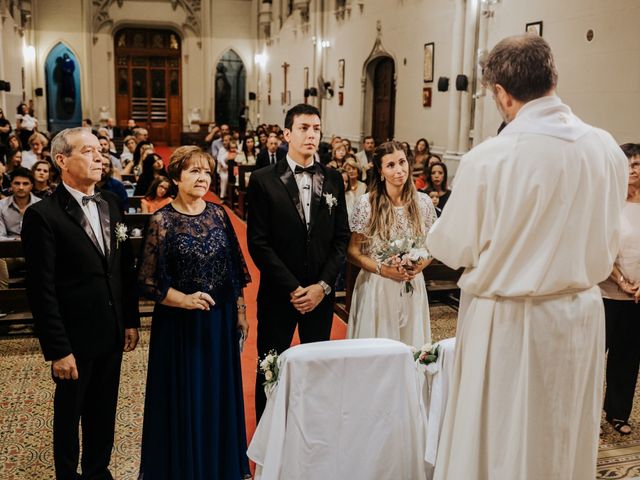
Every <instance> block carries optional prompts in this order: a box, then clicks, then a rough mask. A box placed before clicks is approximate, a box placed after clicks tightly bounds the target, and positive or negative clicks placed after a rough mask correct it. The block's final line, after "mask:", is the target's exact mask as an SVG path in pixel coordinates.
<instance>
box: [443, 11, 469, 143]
mask: <svg viewBox="0 0 640 480" xmlns="http://www.w3.org/2000/svg"><path fill="white" fill-rule="evenodd" d="M464 6H465V0H456V2H455V11H454V16H453V30H452V32H453V37H452V42H451V46H452V48H451V70H450V71H451V73H450V75H449V79H450V84H449V92H448V93H449V112H450V114H449V135H448V138H447V149H446V152H445V155H447V154H456V153H457V149H458V132H459V128H460V95H457V94H456V93H457V92H456V91H455V77H456V75H457V74H458V73H460V71H461V70H462V55H463V45H464V44H463V40H464V16H465V15H464V14H465V9H464Z"/></svg>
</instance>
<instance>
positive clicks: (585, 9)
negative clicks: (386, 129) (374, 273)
mask: <svg viewBox="0 0 640 480" xmlns="http://www.w3.org/2000/svg"><path fill="white" fill-rule="evenodd" d="M285 3H286V2H285ZM359 3H362V2H347V5H350V6H351V10H350V14H346V15H345V18H344V19H343V20H342V19H340V20H338V19H337V18H336V10H335V2H333V1H328V0H327V1H325V2H322V1H321V0H311V1H310V18H309V24H308V25H309V26H308V27H307V29H306V31H305V30H304V28H303V22H302V21H301V19H300V16H299V14H298V13H297V12H295V13H294V14H293V15H291V17H288V18H286V14H284V15H283V17H284V20H283V22H282V28H279V17H280V12H279V11H278V9H279V8H280V3H279V2H275V1H274V2H273V6H272V8H273V11H272V18H273V21H272V22H271V39H270V41H269V42H265V41H264V40H259V41H258V42H257V47H256V51H257V52H259V53H262V52H264V53H266V55H267V57H268V60H267V64H266V65H265V67H264V69H262V70H261V72H260V91H261V100H260V102H261V103H260V111H261V112H262V117H261V121H264V122H267V123H282V119H283V117H284V112H285V111H286V109H287V108H288V106H289V105H282V104H281V101H280V97H281V92H282V90H283V85H284V78H283V77H284V75H283V68H282V67H281V65H282V64H283V63H284V62H287V63H288V64H289V65H290V67H289V75H288V90H290V91H291V104H295V103H297V102H299V101H301V100H303V97H302V92H303V89H304V85H303V75H302V70H303V68H304V67H305V66H309V67H310V73H311V75H310V83H311V86H317V85H316V78H317V76H318V75H319V74H322V76H323V77H324V78H325V80H326V81H330V82H332V83H333V88H334V92H335V95H334V97H333V98H332V99H330V100H319V99H313V98H310V99H309V100H310V101H311V102H312V103H314V102H315V103H316V104H319V103H321V106H322V114H323V124H324V125H325V132H324V133H325V137H328V136H330V135H332V134H339V135H343V136H345V137H347V138H350V139H355V138H359V137H360V134H361V133H365V134H368V133H370V132H361V131H360V129H361V123H362V115H363V110H364V108H365V106H364V105H363V104H362V83H361V78H362V72H363V65H364V62H365V60H366V58H367V56H368V55H369V53H370V52H371V48H372V47H373V44H374V41H375V38H376V23H377V22H378V21H380V22H381V26H382V44H383V46H384V48H385V49H386V50H387V51H388V52H389V53H390V54H391V55H392V56H393V58H394V59H395V61H396V75H397V90H396V116H395V135H396V137H397V138H398V139H399V140H406V141H409V143H411V144H413V143H414V142H415V141H416V140H417V139H418V138H419V137H426V138H428V139H429V140H430V142H431V144H432V148H433V149H434V150H435V151H436V152H440V153H447V152H448V153H450V154H452V157H456V156H457V155H459V154H461V153H464V151H466V149H468V147H469V146H471V144H472V141H471V140H469V142H468V145H467V144H466V142H465V141H464V138H465V135H466V133H467V132H465V131H464V128H465V125H464V118H463V121H462V122H460V124H456V118H453V119H452V118H451V115H452V108H451V102H450V100H451V96H456V95H457V96H459V97H460V103H461V105H462V108H461V110H464V105H471V102H472V98H471V97H472V95H473V94H474V93H475V92H473V91H471V88H472V87H471V86H472V80H473V75H474V74H475V75H479V74H480V69H479V68H478V67H477V58H476V50H475V48H474V49H473V51H472V52H471V55H472V57H469V55H470V53H469V51H470V49H469V46H468V42H467V44H465V38H456V35H459V34H460V33H461V31H460V30H456V29H455V26H454V24H453V23H454V16H455V13H456V12H455V9H456V5H458V7H459V8H462V12H463V19H464V12H465V9H467V8H468V6H469V5H470V4H468V3H467V2H465V1H464V0H458V1H457V2H455V1H444V0H442V1H440V0H433V1H426V0H410V1H406V0H402V1H401V0H398V1H388V0H386V1H385V0H369V1H367V2H364V6H363V10H362V12H361V11H360V8H359V7H358V4H359ZM475 4H476V5H477V8H478V9H479V10H478V11H477V15H478V16H477V17H476V19H477V23H478V28H479V29H480V30H479V31H478V32H477V34H478V38H479V42H478V44H477V45H476V44H475V43H473V42H472V43H471V46H472V47H477V48H485V49H487V50H490V49H491V48H492V47H493V46H494V45H495V44H496V43H497V42H498V41H499V40H500V39H502V38H503V37H505V36H508V35H514V34H519V33H523V32H524V31H525V25H526V24H527V23H530V22H537V21H542V22H543V36H544V38H545V39H546V40H547V41H548V42H549V43H550V44H551V47H552V49H553V51H554V54H555V57H556V62H557V66H558V70H559V73H560V75H559V85H558V89H557V92H558V94H559V95H560V96H561V98H562V99H563V100H564V101H565V102H566V103H568V104H569V105H570V106H571V107H572V108H573V110H574V111H575V112H576V113H577V114H578V115H579V116H581V117H582V118H583V119H584V120H585V121H586V122H588V123H591V124H593V125H596V126H599V127H602V128H604V129H606V130H609V131H610V132H612V134H613V135H614V136H615V138H616V139H617V140H618V141H619V142H625V141H632V140H633V141H637V129H636V128H635V126H634V119H635V111H636V110H637V107H638V105H640V81H638V80H639V79H640V62H637V61H636V60H637V58H639V56H638V52H639V51H640V38H638V36H637V35H636V34H635V33H634V32H635V31H636V28H635V26H636V25H637V23H638V20H640V4H639V3H638V2H636V1H633V0H624V1H620V2H615V4H611V2H607V1H605V0H590V1H589V2H586V3H585V2H584V1H582V0H568V1H566V2H557V1H555V0H541V1H539V2H528V1H526V0H509V1H506V0H503V1H501V2H475ZM323 6H324V8H323ZM471 6H473V4H471ZM483 12H484V13H483ZM474 21H475V20H474ZM467 22H468V20H467ZM468 26H469V25H468V24H465V27H468ZM589 29H592V30H593V31H594V38H593V40H592V41H588V40H587V38H586V35H587V31H588V30H589ZM462 33H463V34H464V35H467V37H466V38H467V39H468V38H469V37H468V35H475V34H476V31H475V28H474V29H472V30H464V29H463V30H462ZM314 37H315V38H314ZM314 40H315V42H316V43H317V42H321V41H322V40H327V41H329V42H330V44H331V45H330V47H328V48H324V49H323V48H321V47H320V46H319V45H317V44H316V45H315V46H314ZM427 42H434V44H435V48H434V50H435V52H434V81H433V83H423V79H422V75H423V47H424V44H425V43H427ZM460 42H462V44H463V46H464V48H466V49H467V51H466V52H465V51H463V52H462V53H463V55H465V54H466V57H465V58H471V60H472V61H473V65H472V68H471V70H470V71H469V68H458V67H457V66H455V65H453V64H452V58H453V52H454V49H455V48H456V43H458V44H459V43H460ZM314 48H315V49H316V51H315V53H316V55H317V56H318V57H319V58H318V60H317V61H316V62H315V64H314V62H313V54H314ZM339 59H344V60H345V86H344V89H339V88H337V71H338V60H339ZM405 59H406V63H405ZM467 65H468V63H467ZM314 67H315V68H314ZM474 67H475V68H474ZM463 72H464V73H467V74H469V79H470V86H469V89H468V90H467V91H466V92H457V91H456V89H455V76H456V75H457V74H458V73H463ZM269 75H270V76H271V95H270V96H271V105H268V104H267V94H266V91H267V89H268V86H267V78H268V76H269ZM438 77H449V79H450V86H449V91H448V92H438V91H437V80H438ZM423 86H427V87H431V88H432V106H431V107H427V108H425V107H423V106H422V88H423ZM340 90H342V91H343V95H344V105H343V106H339V105H338V92H339V91H340ZM477 92H480V86H479V85H478V88H477ZM476 112H477V113H476V130H475V131H474V132H472V134H474V135H475V139H474V141H475V143H479V142H480V141H482V140H483V139H486V138H487V137H489V136H491V135H495V132H496V130H497V128H498V126H499V125H500V122H501V119H500V117H499V115H498V113H497V112H496V110H495V107H494V105H493V101H492V98H491V93H490V92H486V94H485V96H484V97H481V98H479V99H478V101H477V104H476ZM450 120H452V122H450ZM452 124H453V125H452ZM469 124H470V119H469ZM469 124H467V125H466V128H467V130H468V128H469ZM452 130H457V131H452ZM458 136H459V137H460V138H461V139H462V140H461V141H460V143H458V142H457V141H453V142H452V141H451V138H454V139H456V138H458ZM459 146H462V148H457V147H459Z"/></svg>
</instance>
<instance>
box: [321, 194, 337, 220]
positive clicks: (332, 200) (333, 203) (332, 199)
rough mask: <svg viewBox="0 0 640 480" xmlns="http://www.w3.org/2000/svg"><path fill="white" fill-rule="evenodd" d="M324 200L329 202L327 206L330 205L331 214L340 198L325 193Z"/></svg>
mask: <svg viewBox="0 0 640 480" xmlns="http://www.w3.org/2000/svg"><path fill="white" fill-rule="evenodd" d="M324 201H325V203H326V204H327V207H329V215H331V211H332V210H333V207H335V206H337V205H338V199H337V198H336V197H334V196H333V195H332V194H331V193H325V194H324Z"/></svg>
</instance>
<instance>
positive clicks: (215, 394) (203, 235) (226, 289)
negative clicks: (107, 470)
mask: <svg viewBox="0 0 640 480" xmlns="http://www.w3.org/2000/svg"><path fill="white" fill-rule="evenodd" d="M249 281H250V279H249V274H248V271H247V267H246V264H245V261H244V258H243V256H242V252H241V251H240V247H239V245H238V240H237V238H236V236H235V233H234V231H233V228H232V226H231V222H230V220H229V218H228V216H227V214H226V212H225V211H224V209H223V208H222V207H220V206H218V205H215V204H213V203H207V206H206V208H205V209H204V211H203V212H202V213H201V214H199V215H185V214H182V213H180V212H178V211H176V210H175V209H174V208H173V206H172V205H167V206H166V207H164V208H162V209H160V210H158V211H157V212H156V213H155V214H154V215H153V216H152V217H151V220H150V223H149V227H148V232H147V237H146V239H145V245H144V252H143V257H142V263H141V266H140V270H139V286H140V288H141V289H142V290H143V294H144V295H145V296H146V297H148V298H151V299H153V300H155V301H156V302H158V303H156V307H155V310H154V312H153V323H152V326H151V341H150V349H149V368H148V373H147V390H146V397H145V407H144V424H143V433H142V458H141V464H140V478H141V479H144V480H165V479H166V480H169V479H171V480H177V479H180V480H204V479H211V480H213V479H216V480H227V479H229V480H239V479H241V478H243V477H245V476H246V475H248V474H249V465H248V460H247V456H246V450H247V446H246V432H245V421H244V407H243V398H242V378H241V371H240V353H239V345H238V341H239V332H238V329H237V326H236V322H237V307H236V300H237V298H238V296H239V294H240V293H241V290H242V288H243V287H244V286H245V285H246V284H247V283H248V282H249ZM169 287H173V288H175V289H176V290H179V291H180V292H183V293H186V294H189V293H193V292H196V291H202V292H207V293H209V294H210V295H211V296H212V297H213V299H214V300H215V302H216V304H215V306H213V307H212V308H211V309H210V310H209V311H203V310H184V309H180V308H172V307H167V306H164V305H161V304H160V303H159V302H160V301H161V300H162V299H163V298H164V297H165V296H166V294H167V291H168V290H169Z"/></svg>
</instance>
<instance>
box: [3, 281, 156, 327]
mask: <svg viewBox="0 0 640 480" xmlns="http://www.w3.org/2000/svg"><path fill="white" fill-rule="evenodd" d="M0 305H1V306H2V307H1V309H0V325H2V326H5V325H28V326H31V325H33V315H32V314H31V310H30V308H29V301H28V299H27V290H26V289H24V288H10V289H8V290H0ZM154 305H155V304H154V302H151V301H149V300H140V303H139V306H138V308H139V311H140V318H142V317H150V316H151V314H152V313H153V308H154Z"/></svg>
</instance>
